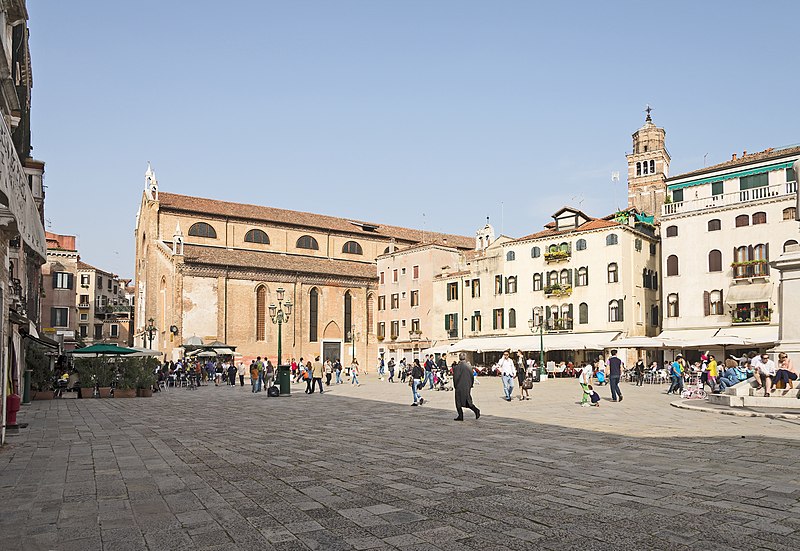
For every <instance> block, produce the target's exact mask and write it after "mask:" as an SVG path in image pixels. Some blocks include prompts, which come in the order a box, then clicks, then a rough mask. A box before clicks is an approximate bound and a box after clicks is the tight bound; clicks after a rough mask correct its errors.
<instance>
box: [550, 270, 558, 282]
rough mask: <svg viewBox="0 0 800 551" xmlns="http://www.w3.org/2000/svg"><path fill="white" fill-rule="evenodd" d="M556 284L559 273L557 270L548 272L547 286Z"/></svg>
mask: <svg viewBox="0 0 800 551" xmlns="http://www.w3.org/2000/svg"><path fill="white" fill-rule="evenodd" d="M556 283H558V272H557V271H555V270H553V271H552V272H547V285H548V286H550V285H555V284H556Z"/></svg>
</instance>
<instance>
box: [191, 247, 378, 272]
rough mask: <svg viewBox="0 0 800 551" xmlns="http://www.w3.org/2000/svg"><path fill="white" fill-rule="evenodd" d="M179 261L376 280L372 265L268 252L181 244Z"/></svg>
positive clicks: (375, 270)
mask: <svg viewBox="0 0 800 551" xmlns="http://www.w3.org/2000/svg"><path fill="white" fill-rule="evenodd" d="M183 258H184V262H185V263H186V264H206V265H209V266H225V267H228V266H235V267H237V268H255V269H263V270H270V271H279V272H291V273H302V274H320V275H327V276H330V275H340V276H345V277H357V278H365V279H374V280H377V279H378V272H377V269H376V267H375V264H373V263H371V262H353V261H349V260H337V259H331V258H319V257H314V256H302V255H297V254H291V255H287V254H283V253H276V252H271V251H253V250H245V249H236V250H231V249H225V248H222V247H208V246H203V245H188V244H185V245H184V248H183Z"/></svg>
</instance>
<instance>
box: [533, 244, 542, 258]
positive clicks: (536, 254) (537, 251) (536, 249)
mask: <svg viewBox="0 0 800 551" xmlns="http://www.w3.org/2000/svg"><path fill="white" fill-rule="evenodd" d="M540 256H542V250H541V249H540V248H539V247H533V248H532V249H531V258H539V257H540Z"/></svg>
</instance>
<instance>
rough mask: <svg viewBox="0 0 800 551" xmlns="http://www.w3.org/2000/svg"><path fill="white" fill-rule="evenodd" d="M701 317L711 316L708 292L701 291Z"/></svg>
mask: <svg viewBox="0 0 800 551" xmlns="http://www.w3.org/2000/svg"><path fill="white" fill-rule="evenodd" d="M703 315H705V316H710V315H711V294H710V293H709V292H708V291H703Z"/></svg>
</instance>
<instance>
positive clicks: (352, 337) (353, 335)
mask: <svg viewBox="0 0 800 551" xmlns="http://www.w3.org/2000/svg"><path fill="white" fill-rule="evenodd" d="M347 340H348V341H350V344H351V347H350V349H351V350H352V352H353V354H352V355H353V357H352V358H351V360H350V363H351V364H352V362H353V361H354V360H355V359H356V340H358V331H356V330H355V328H353V329H351V330H350V331H348V332H347ZM362 360H363V358H362Z"/></svg>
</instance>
